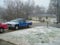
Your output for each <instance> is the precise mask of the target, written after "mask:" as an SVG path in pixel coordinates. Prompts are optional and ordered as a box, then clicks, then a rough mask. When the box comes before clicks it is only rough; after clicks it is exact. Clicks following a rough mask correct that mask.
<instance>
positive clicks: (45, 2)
mask: <svg viewBox="0 0 60 45" xmlns="http://www.w3.org/2000/svg"><path fill="white" fill-rule="evenodd" d="M34 1H35V3H36V4H37V5H40V6H43V7H45V8H48V6H49V3H50V0H34ZM0 6H3V0H0Z"/></svg>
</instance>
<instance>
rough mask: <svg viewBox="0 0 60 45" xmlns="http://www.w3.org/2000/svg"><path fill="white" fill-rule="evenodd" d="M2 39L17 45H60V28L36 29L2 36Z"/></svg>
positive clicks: (43, 27) (0, 36)
mask: <svg viewBox="0 0 60 45" xmlns="http://www.w3.org/2000/svg"><path fill="white" fill-rule="evenodd" d="M0 39H3V40H5V41H9V42H12V43H14V44H16V45H60V28H55V27H48V28H47V27H46V26H40V27H34V28H30V29H24V30H18V31H14V32H10V33H5V34H0Z"/></svg>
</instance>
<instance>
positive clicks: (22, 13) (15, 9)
mask: <svg viewBox="0 0 60 45" xmlns="http://www.w3.org/2000/svg"><path fill="white" fill-rule="evenodd" d="M4 2H5V5H6V7H7V9H6V12H5V14H6V16H5V17H6V18H5V19H7V20H12V19H15V18H26V19H28V15H29V14H30V13H32V10H33V8H34V4H33V3H31V2H30V1H27V2H25V3H23V2H21V1H20V0H5V1H4Z"/></svg>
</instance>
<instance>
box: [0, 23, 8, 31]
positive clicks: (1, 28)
mask: <svg viewBox="0 0 60 45" xmlns="http://www.w3.org/2000/svg"><path fill="white" fill-rule="evenodd" d="M7 29H8V25H7V24H5V23H0V32H5V31H6V30H7Z"/></svg>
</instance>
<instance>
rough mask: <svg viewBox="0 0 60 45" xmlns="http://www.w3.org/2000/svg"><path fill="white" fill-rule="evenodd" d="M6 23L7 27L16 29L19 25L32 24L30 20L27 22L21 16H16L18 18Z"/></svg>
mask: <svg viewBox="0 0 60 45" xmlns="http://www.w3.org/2000/svg"><path fill="white" fill-rule="evenodd" d="M6 24H7V25H8V27H9V29H16V30H17V29H19V28H21V27H30V26H31V25H32V22H28V21H26V20H25V19H23V18H18V19H15V20H11V21H9V22H6Z"/></svg>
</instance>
